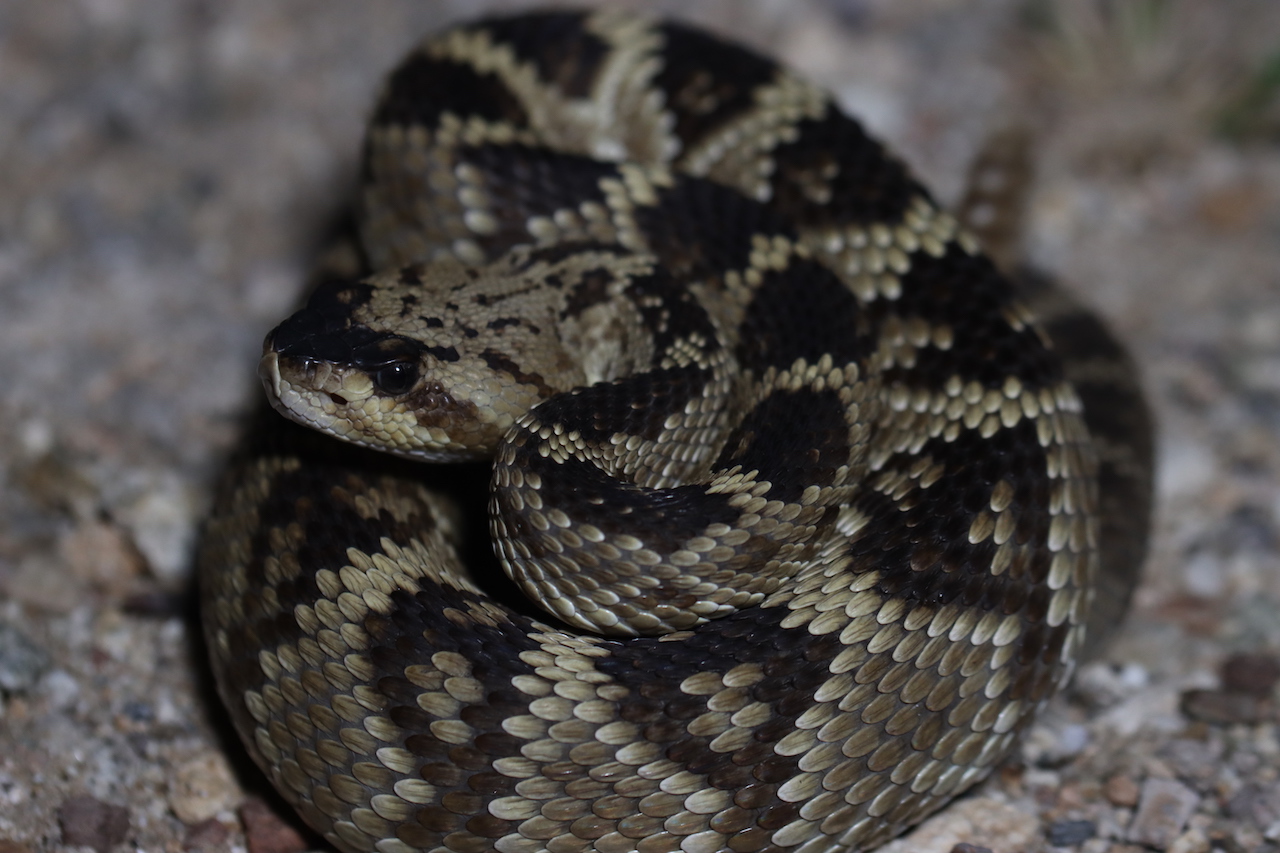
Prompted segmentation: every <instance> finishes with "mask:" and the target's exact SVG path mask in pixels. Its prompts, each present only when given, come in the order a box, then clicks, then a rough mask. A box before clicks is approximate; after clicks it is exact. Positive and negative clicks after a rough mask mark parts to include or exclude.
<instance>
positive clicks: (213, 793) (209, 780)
mask: <svg viewBox="0 0 1280 853" xmlns="http://www.w3.org/2000/svg"><path fill="white" fill-rule="evenodd" d="M240 797H241V791H240V786H239V785H238V784H237V783H236V780H235V776H234V774H233V773H232V772H231V766H230V765H229V764H228V763H227V760H226V758H224V757H223V756H222V754H221V753H218V752H213V751H209V752H204V753H201V754H200V755H197V756H196V757H194V758H190V759H188V760H186V761H184V762H182V763H181V764H179V765H178V766H177V768H176V769H175V770H174V773H173V783H172V784H171V786H170V789H169V807H170V808H171V809H173V813H174V814H175V815H177V816H178V820H180V821H182V822H183V823H185V824H187V825H188V826H194V825H195V824H198V823H201V822H202V821H206V820H208V819H209V818H211V817H213V816H214V815H216V814H218V812H221V811H224V810H227V809H230V808H232V807H233V806H234V805H235V804H236V802H238V801H239V799H240Z"/></svg>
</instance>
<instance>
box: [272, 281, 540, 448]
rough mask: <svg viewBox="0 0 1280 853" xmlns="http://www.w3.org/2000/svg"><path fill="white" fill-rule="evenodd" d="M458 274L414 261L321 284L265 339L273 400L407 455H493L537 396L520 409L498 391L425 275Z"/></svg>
mask: <svg viewBox="0 0 1280 853" xmlns="http://www.w3.org/2000/svg"><path fill="white" fill-rule="evenodd" d="M450 272H452V273H454V274H456V270H454V269H452V268H447V269H444V270H438V269H434V268H419V267H415V268H410V269H406V270H401V271H397V272H394V273H390V274H387V275H384V276H374V277H371V278H369V279H366V280H364V281H355V282H353V281H330V282H326V283H325V284H323V285H321V286H320V287H319V288H317V290H316V291H315V292H314V293H313V294H312V296H311V298H310V299H309V300H308V302H307V304H306V306H305V307H304V308H303V309H302V310H300V311H298V312H297V313H295V314H294V315H292V316H291V317H289V318H288V319H286V320H285V321H284V322H283V323H281V324H280V325H279V326H277V327H276V328H275V329H274V330H273V331H272V332H271V333H270V334H269V335H267V338H266V341H265V342H264V343H263V353H262V359H261V361H260V362H259V364H258V375H259V377H260V378H261V379H262V382H263V385H264V386H265V388H266V391H267V396H268V398H269V399H270V401H271V404H272V406H273V407H274V408H275V409H276V411H278V412H280V413H281V414H283V415H285V416H286V417H288V418H290V419H292V420H295V421H297V422H299V423H301V424H303V425H304V426H309V427H312V428H313V429H317V430H319V431H320V432H323V433H325V434H328V435H331V436H334V437H336V438H340V439H343V440H344V441H348V442H351V443H353V444H359V445H362V446H366V447H372V448H375V449H378V450H384V451H389V452H391V453H395V454H397V455H400V456H407V457H411V458H417V459H423V460H426V461H436V462H439V461H452V460H461V459H470V458H478V457H482V456H485V455H487V454H488V453H491V452H492V449H493V447H494V446H495V445H496V443H497V440H498V439H499V438H500V436H501V435H502V433H503V432H504V431H505V430H506V428H507V427H508V426H510V424H511V422H512V421H513V420H514V419H515V417H518V416H519V414H521V413H522V412H523V408H520V406H521V405H523V406H524V407H525V408H527V407H528V406H529V405H532V404H533V403H534V402H536V400H532V401H526V402H524V403H523V404H522V403H520V402H519V401H517V404H516V408H520V411H515V410H513V409H512V407H511V406H510V405H507V404H505V403H504V402H503V401H502V400H500V399H498V397H499V395H497V394H495V393H493V392H494V390H495V389H494V388H493V384H494V380H493V377H492V372H493V371H492V369H491V368H490V367H489V366H488V365H485V364H483V363H481V362H480V361H479V360H478V358H477V357H476V356H474V355H472V354H471V353H469V352H468V351H466V349H465V347H464V349H463V351H461V352H460V351H459V349H458V347H457V346H455V342H456V341H458V340H465V339H466V334H465V332H463V331H462V330H459V329H457V328H455V326H456V323H452V322H449V321H448V318H442V317H441V316H438V315H440V313H441V312H440V311H438V310H436V308H434V307H432V306H431V304H430V303H431V300H430V299H429V298H428V297H429V295H430V292H431V290H430V288H429V287H426V286H424V283H423V282H424V280H426V281H436V280H438V279H441V278H443V281H444V282H445V283H448V282H451V281H452V276H451V275H450ZM436 273H439V275H437V274H436ZM437 283H439V282H437ZM410 285H412V286H411V287H410Z"/></svg>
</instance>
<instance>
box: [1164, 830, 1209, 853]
mask: <svg viewBox="0 0 1280 853" xmlns="http://www.w3.org/2000/svg"><path fill="white" fill-rule="evenodd" d="M1211 848H1212V845H1211V844H1210V843H1209V836H1207V835H1205V834H1204V830H1202V829H1197V828H1195V827H1193V828H1191V829H1188V830H1187V831H1186V832H1184V833H1182V834H1181V835H1179V836H1178V837H1177V838H1175V839H1174V840H1173V843H1172V844H1170V845H1169V850H1168V851H1167V853H1209V851H1210V849H1211Z"/></svg>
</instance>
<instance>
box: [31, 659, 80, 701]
mask: <svg viewBox="0 0 1280 853" xmlns="http://www.w3.org/2000/svg"><path fill="white" fill-rule="evenodd" d="M40 687H41V689H42V690H43V691H44V694H45V696H46V697H48V699H49V705H50V707H51V708H52V709H53V710H55V711H66V710H69V709H71V708H74V707H75V704H76V700H77V699H79V698H80V682H79V681H76V679H75V677H74V676H72V675H71V673H69V672H67V671H66V670H64V669H55V670H54V671H53V672H50V673H48V674H47V675H45V677H44V678H42V679H41V680H40Z"/></svg>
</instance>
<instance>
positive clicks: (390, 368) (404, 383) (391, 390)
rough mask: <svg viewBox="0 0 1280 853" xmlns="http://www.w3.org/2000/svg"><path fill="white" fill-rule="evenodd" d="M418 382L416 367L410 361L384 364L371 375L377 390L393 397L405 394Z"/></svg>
mask: <svg viewBox="0 0 1280 853" xmlns="http://www.w3.org/2000/svg"><path fill="white" fill-rule="evenodd" d="M417 382H418V365H416V364H414V363H413V362H412V361H393V362H391V363H390V364H384V365H383V366H382V367H380V368H378V370H377V372H376V373H374V374H373V384H375V385H377V386H378V390H379V391H381V392H382V393H384V394H390V395H391V396H393V397H396V396H399V395H401V394H405V393H407V392H408V391H409V390H410V389H411V388H413V386H414V385H415V384H417Z"/></svg>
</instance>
